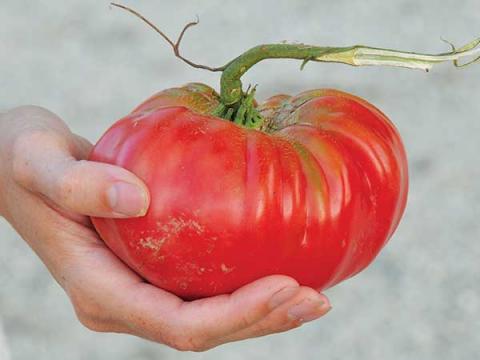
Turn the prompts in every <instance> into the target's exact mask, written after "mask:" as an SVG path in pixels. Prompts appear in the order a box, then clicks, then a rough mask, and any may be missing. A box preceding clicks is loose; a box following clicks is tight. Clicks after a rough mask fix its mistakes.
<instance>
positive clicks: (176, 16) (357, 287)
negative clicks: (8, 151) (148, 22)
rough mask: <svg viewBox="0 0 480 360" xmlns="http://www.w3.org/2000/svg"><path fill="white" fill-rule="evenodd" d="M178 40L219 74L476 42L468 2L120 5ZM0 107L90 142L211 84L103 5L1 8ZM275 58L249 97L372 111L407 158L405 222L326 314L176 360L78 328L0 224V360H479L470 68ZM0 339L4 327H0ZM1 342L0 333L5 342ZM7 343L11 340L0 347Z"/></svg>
mask: <svg viewBox="0 0 480 360" xmlns="http://www.w3.org/2000/svg"><path fill="white" fill-rule="evenodd" d="M123 3H124V4H126V5H130V6H134V7H135V8H136V9H138V10H139V11H141V12H142V13H143V14H144V15H147V16H148V17H149V18H151V19H152V20H153V21H154V22H155V23H157V24H158V25H159V26H161V27H162V29H164V30H165V31H166V32H167V33H168V34H170V35H172V36H176V35H177V34H178V32H179V31H180V29H181V28H182V26H183V25H184V23H185V22H187V21H190V20H192V19H194V18H195V15H197V14H198V15H199V17H200V19H201V23H200V25H199V26H198V27H197V28H195V29H194V30H192V31H191V32H189V33H188V34H187V35H186V37H185V40H184V43H183V51H184V54H185V55H187V56H189V57H190V58H192V59H194V60H195V61H198V62H202V63H206V64H211V65H222V64H223V63H225V62H226V61H227V60H229V59H231V58H233V57H234V56H236V55H238V54H239V53H240V52H242V51H244V50H246V49H248V48H250V47H252V46H254V45H257V44H259V43H269V42H279V41H282V40H287V41H301V42H305V43H308V44H319V45H339V46H340V45H351V44H356V43H362V44H368V45H373V46H378V47H390V48H399V49H404V50H415V51H426V52H433V53H436V52H442V51H447V50H449V48H448V46H447V45H446V44H444V43H442V42H441V41H440V36H443V37H445V38H446V39H448V40H450V41H452V42H454V43H456V44H458V45H463V43H466V42H468V41H470V40H471V39H473V38H475V37H477V36H479V35H480V26H479V24H480V21H479V20H480V2H479V1H478V0H462V1H458V0H442V1H439V0H438V1H435V0H429V1H420V0H398V1H385V0H368V1H346V0H336V1H316V2H314V1H307V0H296V1H294V0H291V1H286V0H282V1H278V0H268V1H253V0H244V1H241V2H240V1H225V0H213V1H194V0H188V1H175V0H163V1H153V0H142V1H138V0H137V1H126V0H125V1H123ZM0 49H1V50H0V53H1V55H0V109H7V108H11V107H13V106H16V105H22V104H37V105H42V106H44V107H47V108H48V109H50V110H52V111H54V112H56V113H57V114H59V115H60V116H61V117H62V118H64V119H65V121H66V122H67V123H68V124H69V125H70V126H71V128H72V129H73V130H74V131H75V132H77V133H79V134H81V135H83V136H85V137H87V138H89V139H90V140H91V141H92V142H94V141H95V140H96V139H98V137H99V136H100V135H101V134H102V132H103V131H104V130H105V129H106V128H107V127H108V126H109V125H110V124H111V123H112V122H113V121H114V120H116V119H117V118H119V117H121V116H122V115H124V114H126V113H127V112H129V111H130V110H131V109H132V108H133V107H134V106H135V105H136V104H138V103H139V102H140V101H142V100H143V99H145V98H147V97H148V96H149V95H151V94H152V93H153V92H155V91H157V90H160V89H164V88H168V87H171V86H176V85H180V84H183V83H186V82H189V81H202V82H206V83H208V84H210V85H213V86H217V85H218V80H219V78H218V74H212V73H208V72H204V71H201V70H196V69H192V68H189V67H187V66H186V65H185V64H183V63H182V62H180V61H179V60H177V59H175V58H174V56H173V55H172V53H171V49H170V48H168V46H166V44H165V43H164V42H163V40H162V39H161V38H160V37H159V36H158V35H156V34H155V33H154V32H153V31H151V30H150V29H148V28H147V27H146V26H144V25H143V24H142V23H140V22H139V21H138V20H137V19H135V18H133V17H132V16H129V15H127V14H126V13H124V12H122V11H120V10H116V9H109V6H108V4H107V2H105V1H98V0H81V1H80V0H75V1H68V2H65V1H61V0H49V1H26V0H1V3H0ZM299 65H300V64H299V63H298V62H295V61H288V60H285V61H283V60H282V61H280V60H276V61H269V62H268V63H267V62H265V63H262V64H260V65H258V66H257V67H256V68H255V69H253V70H251V71H250V72H248V74H247V75H246V76H245V77H244V79H245V81H244V83H246V84H248V83H252V84H259V86H258V95H259V98H265V97H267V96H269V95H271V94H274V93H276V92H290V93H297V92H300V91H302V90H305V89H311V88H318V87H334V88H339V89H342V90H346V91H350V92H353V93H354V94H357V95H359V96H361V97H364V98H366V99H367V100H369V101H371V102H372V103H374V104H375V105H377V106H378V107H379V108H380V109H382V110H383V111H384V112H385V113H386V114H387V115H389V117H390V118H391V119H392V120H393V121H394V122H395V124H396V125H397V127H398V128H399V130H400V132H401V134H402V136H403V138H404V141H405V145H406V148H407V152H408V155H409V162H410V171H411V178H410V179H411V187H410V197H409V202H408V208H407V211H406V214H405V217H404V219H403V221H402V223H401V225H400V227H399V229H398V231H397V233H396V234H395V236H394V237H393V238H392V240H391V242H390V243H389V245H388V246H387V247H386V248H385V250H384V251H383V252H382V254H381V255H380V256H379V257H378V258H377V260H376V261H375V262H374V263H373V264H372V265H371V266H370V267H369V268H368V270H366V271H364V272H363V273H362V274H361V275H359V276H357V277H355V278H354V279H351V280H349V281H347V282H345V283H343V284H341V285H339V286H337V287H335V288H334V289H331V290H329V291H327V295H329V297H330V299H331V301H332V304H333V310H332V311H331V312H330V313H329V314H328V315H327V316H326V317H325V318H323V319H321V320H319V321H317V322H314V323H311V324H307V325H305V326H303V327H302V328H300V329H297V330H295V331H291V332H289V333H285V334H281V335H274V336H269V337H266V338H260V339H255V340H250V341H245V342H241V343H235V344H228V345H224V346H222V347H220V348H217V349H214V350H211V351H209V352H207V353H200V354H194V353H177V352H176V351H173V350H170V349H168V348H166V347H164V346H162V345H157V344H152V343H149V342H146V341H144V340H141V339H137V338H134V337H130V336H125V335H112V334H97V333H92V332H90V331H88V330H86V329H84V328H83V327H82V326H81V325H80V324H79V323H78V322H77V320H76V318H75V315H74V313H73V311H72V308H71V306H70V304H69V302H68V300H67V298H66V296H65V295H64V294H63V293H62V290H61V289H60V287H59V286H58V285H57V284H56V283H55V282H54V281H53V280H52V278H51V277H50V276H49V274H48V272H47V271H46V269H45V267H44V266H43V265H42V264H41V262H40V261H39V260H38V259H37V258H36V257H35V255H34V254H33V253H32V252H31V251H30V249H29V248H28V247H27V246H26V245H25V243H24V242H23V241H22V240H21V239H20V238H19V237H18V235H16V234H15V232H14V231H13V230H12V229H11V228H10V227H9V225H8V224H7V223H5V222H4V221H3V220H1V219H0V237H1V238H0V318H1V322H2V323H3V325H2V327H3V329H4V333H5V334H4V335H5V336H3V335H1V334H0V360H5V359H7V358H8V356H9V355H8V354H7V351H8V350H7V349H6V347H5V345H3V343H4V342H6V343H7V344H8V347H9V352H10V355H11V358H12V359H14V360H27V359H28V360H31V359H37V360H43V359H45V360H46V359H48V360H57V359H58V360H65V359H68V360H80V359H82V360H83V359H85V360H86V359H88V360H90V359H115V360H126V359H135V360H150V359H165V360H167V359H189V360H194V359H195V360H197V359H222V360H233V359H266V358H270V359H277V360H280V359H293V358H303V359H329V360H330V359H368V360H374V359H391V360H397V359H436V360H440V359H468V360H471V359H475V358H478V351H479V349H480V333H479V331H480V325H479V321H480V289H479V284H480V261H479V259H480V242H479V240H480V239H479V236H480V224H479V223H480V222H479V218H480V182H479V178H480V166H479V165H480V161H479V156H478V154H479V153H480V141H479V139H480V119H479V116H480V103H479V101H478V94H479V92H480V82H479V79H480V64H479V65H478V66H472V67H470V68H467V69H465V70H461V71H459V70H457V69H455V68H454V67H452V66H451V65H450V64H445V65H440V66H438V67H436V68H434V69H433V71H432V72H431V73H428V74H427V73H423V72H420V71H411V70H403V69H393V68H351V67H347V66H345V65H335V64H317V63H309V64H308V65H307V66H306V68H305V70H304V71H303V72H300V71H299ZM0 329H1V327H0ZM0 332H1V330H0ZM3 337H5V339H6V340H5V341H4V340H3Z"/></svg>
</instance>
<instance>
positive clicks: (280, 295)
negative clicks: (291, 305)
mask: <svg viewBox="0 0 480 360" xmlns="http://www.w3.org/2000/svg"><path fill="white" fill-rule="evenodd" d="M299 289H300V288H299V287H298V286H288V287H285V288H283V289H281V290H279V291H277V292H276V293H275V294H273V295H272V297H271V298H270V301H269V304H268V305H269V306H270V309H271V310H273V309H275V308H277V307H279V306H280V305H282V304H285V303H286V302H287V301H288V300H290V299H291V298H293V297H294V296H295V295H296V294H297V293H298V291H299Z"/></svg>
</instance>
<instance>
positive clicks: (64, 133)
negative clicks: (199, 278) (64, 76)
mask: <svg viewBox="0 0 480 360" xmlns="http://www.w3.org/2000/svg"><path fill="white" fill-rule="evenodd" d="M0 144H1V151H0V215H1V216H3V217H4V218H5V219H6V220H7V221H8V222H9V223H10V224H11V225H12V226H13V227H14V228H15V230H16V231H17V232H18V233H19V234H20V236H21V237H22V238H23V239H24V240H25V241H26V242H27V243H28V245H29V246H30V247H31V248H32V249H33V250H34V251H35V253H36V254H37V255H38V256H39V258H40V259H41V260H42V262H43V263H44V264H45V265H46V267H47V268H48V270H49V271H50V273H51V274H52V276H53V277H54V278H55V280H56V281H57V282H58V283H59V285H60V286H61V287H62V288H63V289H64V290H65V292H66V294H67V295H68V296H69V298H70V301H71V303H72V305H73V308H74V310H75V313H76V315H77V317H78V319H79V321H80V322H81V323H82V324H83V325H85V326H86V327H87V328H89V329H91V330H94V331H99V332H117V333H126V334H132V335H135V336H139V337H142V338H145V339H148V340H152V341H155V342H158V343H163V344H166V345H168V346H170V347H173V348H175V349H178V350H184V351H204V350H208V349H210V348H213V347H215V346H218V345H220V344H223V343H227V342H232V341H237V340H242V339H247V338H252V337H258V336H263V335H268V334H272V333H277V332H282V331H286V330H289V329H292V328H295V327H298V326H300V325H301V324H303V323H305V322H308V321H311V320H314V319H317V318H319V317H321V316H322V315H324V314H325V313H327V312H328V311H329V309H330V308H331V307H330V304H329V301H328V299H327V298H326V297H325V296H324V295H323V294H319V293H318V292H316V291H315V290H314V289H311V288H308V287H304V286H300V285H299V284H298V283H297V282H296V281H295V280H294V279H292V278H290V277H287V276H282V275H274V276H269V277H265V278H262V279H260V280H257V281H255V282H253V283H250V284H248V285H246V286H244V287H242V288H240V289H239V290H237V291H235V292H234V293H232V294H229V295H220V296H215V297H211V298H206V299H201V300H196V301H191V302H186V301H183V300H182V299H180V298H178V297H176V296H175V295H173V294H171V293H168V292H166V291H164V290H161V289H159V288H157V287H154V286H152V285H150V284H148V283H146V282H145V281H144V280H143V279H142V278H140V277H139V276H138V275H137V274H135V273H134V272H133V271H132V270H130V269H129V268H128V267H127V266H126V265H125V264H124V263H123V262H121V261H120V260H119V259H118V258H117V257H116V256H115V255H114V254H113V253H112V252H111V251H110V250H109V249H108V248H107V247H106V246H105V244H104V243H103V241H102V240H101V239H100V238H99V237H98V235H97V234H96V232H95V230H94V229H93V227H92V225H91V223H90V220H89V216H96V217H112V218H124V217H135V216H142V215H143V214H145V212H146V211H147V209H148V203H149V195H148V189H147V188H146V187H145V185H144V184H143V183H142V181H141V180H140V179H138V178H137V177H136V176H135V175H133V174H132V173H130V172H128V171H127V170H125V169H122V168H120V167H116V166H112V165H108V164H100V163H95V162H90V161H87V160H85V159H86V158H87V157H88V154H89V152H90V150H91V147H92V145H91V144H90V143H89V142H88V141H87V140H85V139H83V138H81V137H80V136H78V135H75V134H73V133H72V132H71V131H70V130H69V129H68V127H67V126H66V124H65V123H64V122H63V121H62V120H61V119H60V118H59V117H58V116H56V115H55V114H53V113H51V112H50V111H48V110H46V109H43V108H40V107H36V106H23V107H19V108H16V109H13V110H10V111H8V112H5V113H2V114H0Z"/></svg>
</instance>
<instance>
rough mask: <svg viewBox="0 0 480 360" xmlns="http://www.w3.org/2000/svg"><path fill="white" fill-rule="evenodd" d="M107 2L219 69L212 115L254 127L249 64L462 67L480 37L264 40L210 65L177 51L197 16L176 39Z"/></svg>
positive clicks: (258, 123) (477, 51) (478, 53)
mask: <svg viewBox="0 0 480 360" xmlns="http://www.w3.org/2000/svg"><path fill="white" fill-rule="evenodd" d="M110 4H111V5H112V6H115V7H117V8H121V9H123V10H125V11H128V12H129V13H131V14H133V15H135V16H136V17H138V18H140V19H141V20H142V21H144V22H145V23H146V24H147V25H149V26H150V27H151V28H153V29H154V30H155V31H156V32H157V33H158V34H159V35H160V36H162V37H163V39H164V40H165V41H167V42H168V44H169V45H170V46H171V47H172V49H173V52H174V54H175V56H177V57H178V58H179V59H181V60H182V61H184V62H185V63H187V64H188V65H190V66H192V67H194V68H199V69H204V70H209V71H214V72H222V77H221V80H220V85H221V89H220V102H221V103H220V105H219V106H218V107H217V108H216V109H215V111H214V113H213V115H216V116H219V117H222V118H224V119H227V120H231V121H233V122H235V123H238V124H241V125H243V126H246V127H249V128H254V129H261V128H262V123H263V118H262V116H261V115H260V114H259V112H258V111H257V110H256V107H255V101H254V95H255V89H252V90H251V91H250V88H249V89H248V90H247V91H246V92H244V91H243V88H242V82H241V80H240V78H241V77H242V76H243V74H245V73H246V72H247V71H248V70H249V69H250V68H251V67H252V66H254V65H255V64H257V63H258V62H260V61H262V60H266V59H297V60H302V64H301V67H300V68H301V69H303V67H304V66H305V65H306V64H307V63H308V62H310V61H317V62H333V63H342V64H347V65H352V66H364V65H387V66H396V67H404V68H409V69H420V70H425V71H429V70H430V69H431V68H432V67H433V65H435V64H437V63H441V62H445V61H452V62H453V64H454V65H455V66H456V67H464V66H467V65H470V64H473V63H475V62H477V61H479V60H480V46H479V45H480V38H479V39H475V40H473V41H471V42H469V43H468V44H466V45H465V46H462V47H461V48H459V49H456V48H455V46H454V45H453V44H452V43H450V42H448V41H446V40H443V39H442V40H443V41H445V42H446V43H448V44H449V45H450V46H451V47H452V51H450V52H446V53H441V54H436V55H431V54H420V53H415V52H407V51H398V50H391V49H382V48H375V47H369V46H363V45H354V46H348V47H321V46H310V45H304V44H267V45H259V46H256V47H254V48H252V49H250V50H248V51H246V52H245V53H243V54H242V55H240V56H238V57H236V58H235V59H233V60H232V61H230V62H229V63H227V64H225V65H224V66H219V67H211V66H207V65H202V64H197V63H194V62H193V61H191V60H189V59H187V58H185V57H184V56H182V55H181V54H180V44H181V41H182V39H183V36H184V35H185V32H186V31H187V30H188V29H189V28H191V27H192V26H195V25H197V24H198V22H199V20H198V18H197V20H196V21H193V22H190V23H188V24H186V25H185V27H184V28H183V30H182V31H181V33H180V35H179V37H178V39H177V40H176V41H174V40H172V39H171V38H169V37H168V36H167V35H165V33H164V32H163V31H162V30H160V29H159V28H158V27H157V26H155V25H154V24H153V23H152V22H151V21H149V20H148V19H146V18H145V17H144V16H142V15H141V14H140V13H139V12H137V11H135V10H133V9H131V8H129V7H127V6H125V5H120V4H117V3H110ZM464 57H473V59H472V60H471V61H468V62H466V63H463V64H460V63H459V60H460V59H461V58H464Z"/></svg>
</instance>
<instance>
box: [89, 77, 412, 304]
mask: <svg viewBox="0 0 480 360" xmlns="http://www.w3.org/2000/svg"><path fill="white" fill-rule="evenodd" d="M217 104H218V96H217V95H216V93H215V92H214V91H213V90H212V89H210V88H208V87H207V86H205V85H201V84H189V85H187V86H186V87H183V88H178V89H169V90H166V91H164V92H161V93H159V94H157V95H155V96H154V97H152V98H151V99H149V100H147V101H146V102H145V103H143V104H142V105H140V106H139V107H138V108H137V109H136V110H135V111H134V112H133V113H132V114H130V115H128V116H127V117H125V118H123V119H121V120H120V121H118V122H117V123H115V124H114V125H113V126H112V127H111V128H110V129H109V130H108V131H107V132H106V133H105V134H104V135H103V137H102V138H101V139H100V141H99V142H98V143H97V144H96V145H95V147H94V149H93V151H92V153H91V157H90V158H91V160H94V161H100V162H106V163H110V164H116V165H119V166H122V167H124V168H126V169H128V170H130V171H132V172H133V173H135V174H136V175H137V176H139V177H140V178H141V179H142V180H143V181H144V182H145V183H146V185H147V186H148V188H149V190H150V196H151V204H150V208H149V210H148V212H147V214H146V215H145V216H144V217H140V218H132V219H103V218H93V219H92V221H93V224H94V226H95V228H96V229H97V231H98V233H99V234H100V236H101V237H102V239H103V240H104V241H105V242H106V244H107V245H108V246H109V247H110V248H111V249H112V251H113V252H114V253H115V254H117V255H118V256H119V257H120V258H121V259H122V260H123V261H124V262H125V263H127V264H128V265H129V266H130V267H131V268H132V269H133V270H135V271H136V272H137V273H139V274H140V275H141V276H143V277H144V278H145V279H146V280H148V281H149V282H150V283H152V284H154V285H156V286H158V287H160V288H163V289H165V290H168V291H171V292H173V293H175V294H177V295H178V296H181V297H183V298H185V299H195V298H201V297H206V296H213V295H218V294H223V293H230V292H232V291H234V290H235V289H237V288H239V287H241V286H242V285H245V284H247V283H249V282H251V281H253V280H256V279H258V278H260V277H263V276H266V275H271V274H285V275H289V276H292V277H294V278H295V279H296V280H297V281H298V282H299V283H301V284H303V285H307V286H311V287H313V288H316V289H319V290H321V289H325V288H327V287H330V286H332V285H334V284H336V283H338V282H340V281H342V280H344V279H346V278H348V277H350V276H352V275H354V274H355V273H357V272H359V271H360V270H362V269H363V268H365V267H366V266H367V265H368V264H369V263H370V262H371V261H372V260H373V259H374V258H375V256H376V255H377V254H378V252H379V251H380V249H381V248H382V247H383V245H384V244H385V243H386V241H387V240H388V239H389V238H390V237H391V235H392V234H393V232H394V230H395V229H396V227H397V225H398V223H399V221H400V218H401V216H402V214H403V211H404V208H405V204H406V199H407V191H408V173H407V160H406V155H405V151H404V148H403V145H402V142H401V139H400V136H399V134H398V132H397V130H396V129H395V127H394V126H393V125H392V123H391V122H390V121H389V120H388V119H387V118H386V117H385V115H383V114H382V113H381V112H380V111H379V110H377V109H376V108H374V107H373V106H372V105H370V104H368V103H367V102H366V101H364V100H362V99H359V98H357V97H354V96H352V95H349V94H346V93H343V92H339V91H336V90H314V91H310V92H305V93H302V94H300V95H298V96H295V97H289V96H285V95H282V96H276V97H273V98H271V99H270V100H267V101H266V102H265V103H264V104H262V105H260V106H259V110H260V112H261V113H262V114H263V115H264V117H265V118H266V119H267V120H268V122H269V124H270V129H271V130H270V131H269V132H264V131H257V130H251V129H246V128H242V127H240V126H237V125H235V124H234V123H232V122H229V121H226V120H223V119H219V118H215V117H212V116H209V115H208V112H210V111H211V110H212V109H213V108H215V106H216V105H217Z"/></svg>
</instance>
